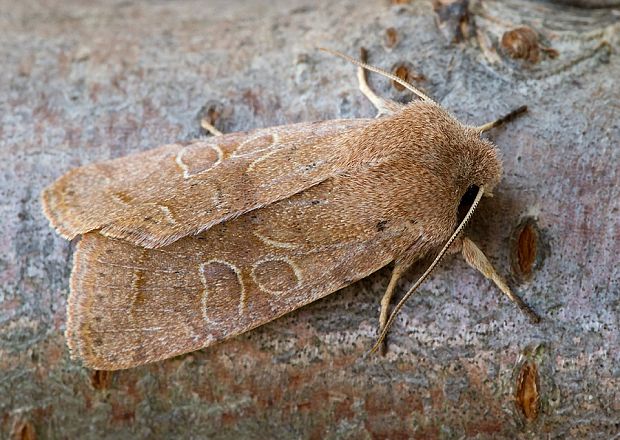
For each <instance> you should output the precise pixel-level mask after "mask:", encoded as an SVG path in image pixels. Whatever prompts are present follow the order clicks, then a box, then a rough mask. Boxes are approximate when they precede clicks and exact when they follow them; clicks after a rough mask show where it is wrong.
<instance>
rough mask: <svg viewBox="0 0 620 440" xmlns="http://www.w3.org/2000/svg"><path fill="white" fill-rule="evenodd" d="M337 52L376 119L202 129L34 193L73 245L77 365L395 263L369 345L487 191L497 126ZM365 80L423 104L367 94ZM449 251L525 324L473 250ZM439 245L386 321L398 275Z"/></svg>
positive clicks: (187, 338)
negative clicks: (392, 86)
mask: <svg viewBox="0 0 620 440" xmlns="http://www.w3.org/2000/svg"><path fill="white" fill-rule="evenodd" d="M337 55H339V56H342V57H344V58H345V59H348V60H350V61H352V62H353V63H355V64H357V65H358V66H360V67H359V69H358V79H359V82H360V90H361V91H362V92H363V93H364V94H365V95H366V96H367V97H368V98H369V99H370V100H371V101H372V102H373V104H374V105H375V106H376V107H377V108H378V110H379V113H380V115H381V116H382V117H378V118H376V119H353V120H331V121H321V122H311V123H300V124H292V125H285V126H281V127H272V128H265V129H259V130H255V131H252V132H249V133H231V134H225V135H220V134H221V133H219V132H217V131H216V130H214V129H212V127H208V128H211V131H212V132H213V133H214V134H217V136H213V137H211V138H208V139H207V140H198V141H194V142H191V143H189V144H171V145H165V146H162V147H159V148H156V149H153V150H150V151H146V152H143V153H140V154H134V155H131V156H128V157H124V158H120V159H115V160H109V161H105V162H101V163H96V164H92V165H87V166H83V167H81V168H77V169H74V170H71V171H69V172H68V173H67V174H65V175H64V176H62V177H61V178H60V179H58V180H57V181H56V182H55V183H53V184H52V185H51V186H49V187H48V188H47V189H45V190H44V191H43V193H42V203H43V209H44V212H45V215H46V216H47V217H48V219H49V220H50V223H51V225H52V226H53V227H54V228H55V229H56V230H57V231H58V232H59V233H60V234H61V235H62V236H63V237H65V238H67V239H72V238H74V237H77V236H80V235H81V241H80V242H79V243H78V245H77V249H76V251H75V255H74V263H73V272H72V274H71V293H70V296H69V300H68V311H67V315H68V318H67V328H66V337H67V342H68V345H69V347H70V349H71V351H72V354H73V355H74V356H75V357H77V358H80V359H81V360H82V361H83V362H84V364H85V365H86V366H88V367H91V368H96V369H102V370H115V369H123V368H131V367H134V366H137V365H141V364H144V363H147V362H153V361H157V360H162V359H166V358H169V357H172V356H176V355H179V354H182V353H187V352H190V351H193V350H198V349H200V348H203V347H206V346H208V345H211V344H213V343H215V342H218V341H221V340H223V339H226V338H230V337H231V336H235V335H238V334H240V333H243V332H246V331H248V330H250V329H253V328H255V327H258V326H259V325H262V324H265V323H267V322H269V321H272V320H274V319H276V318H278V317H280V316H282V315H284V314H286V313H289V312H291V311H293V310H295V309H297V308H299V307H301V306H303V305H305V304H308V303H310V302H312V301H315V300H317V299H319V298H321V297H324V296H326V295H328V294H330V293H332V292H335V291H337V290H339V289H341V288H343V287H345V286H347V285H349V284H351V283H353V282H355V281H357V280H359V279H361V278H364V277H366V276H368V275H370V274H371V273H373V272H375V271H377V270H378V269H380V268H381V267H383V266H385V265H387V264H389V263H391V262H394V271H393V275H392V279H391V281H390V283H389V286H388V288H387V292H386V294H385V296H384V298H383V300H382V302H381V315H380V331H381V336H380V338H379V341H378V342H377V344H376V345H375V347H374V349H376V348H378V347H379V346H380V345H379V344H380V343H381V341H382V340H383V339H384V338H385V335H386V333H387V330H388V327H389V326H390V324H391V323H392V321H393V319H394V316H395V315H396V313H397V312H398V309H400V307H402V304H403V303H404V301H405V300H406V299H407V298H408V297H409V296H410V295H411V293H413V290H414V289H415V288H416V287H417V286H418V285H419V284H420V283H421V282H422V280H423V279H424V278H425V277H426V276H427V275H428V273H430V271H431V270H432V268H433V267H435V266H436V264H437V263H438V262H439V260H440V258H441V256H442V255H444V254H445V252H446V251H447V250H448V248H449V247H450V246H451V245H452V244H453V242H454V241H455V240H456V238H457V236H458V234H459V232H460V231H461V230H462V229H463V227H464V226H465V223H466V222H467V220H469V218H470V217H471V215H472V214H473V211H474V209H475V207H476V205H477V204H478V201H479V200H480V198H481V197H482V195H483V194H490V193H491V191H492V189H493V188H494V187H495V186H496V185H497V183H498V182H499V180H500V177H501V173H502V165H501V161H500V159H499V157H498V153H497V150H496V149H495V147H494V146H493V145H492V144H491V143H490V142H489V141H488V140H485V139H482V138H481V134H482V133H483V132H484V131H486V130H488V129H490V128H492V127H494V126H495V125H497V124H498V123H500V122H502V120H500V121H496V122H493V123H489V124H485V125H483V126H480V127H470V126H466V125H463V124H461V123H460V122H459V121H457V120H456V119H455V118H454V117H453V116H452V115H451V114H450V113H448V112H447V111H446V110H445V109H443V108H442V107H441V106H439V105H438V104H437V103H435V102H434V101H432V100H431V99H430V98H428V97H427V96H426V95H424V94H423V93H421V92H420V91H418V90H417V89H415V88H414V87H413V86H411V85H410V84H408V83H407V82H405V81H403V80H401V79H400V78H397V77H395V76H394V75H391V74H389V73H387V72H384V71H382V70H380V69H377V68H375V67H372V66H369V65H367V64H365V63H363V62H359V61H356V60H353V59H351V58H349V57H346V56H344V55H342V54H337ZM364 57H365V55H363V58H364ZM364 69H367V70H371V71H374V72H377V73H381V74H382V75H385V76H387V77H389V78H391V79H392V80H394V81H397V82H399V83H400V84H402V85H403V86H405V87H407V88H408V89H409V90H411V91H413V92H414V93H415V94H416V95H418V97H420V98H421V99H420V100H418V101H415V102H412V103H410V104H408V105H402V104H398V103H395V102H391V101H387V100H384V99H382V98H380V97H378V96H377V95H375V94H374V92H373V91H372V90H371V89H370V88H369V87H368V85H367V83H366V76H365V71H364ZM472 196H475V200H474V203H473V204H472V206H471V208H470V209H469V211H468V212H467V215H466V216H465V218H464V219H463V220H462V221H461V222H460V223H459V221H458V211H459V206H461V205H462V201H463V200H465V199H468V198H471V197H472ZM461 208H462V206H461ZM456 244H457V245H458V246H457V247H459V248H461V249H462V250H463V255H464V256H465V258H466V260H467V261H468V262H469V263H470V264H471V265H472V266H474V267H476V268H477V269H479V270H480V271H482V272H483V273H484V275H485V276H487V277H490V278H492V279H494V281H496V283H497V284H498V285H499V287H500V288H501V289H502V290H503V291H504V292H505V293H507V294H508V295H509V296H511V298H512V299H513V300H515V301H517V303H518V305H519V306H520V307H521V308H522V309H523V310H525V311H526V312H527V313H529V314H530V316H531V317H534V318H536V316H535V315H534V314H533V312H531V311H530V310H529V309H528V308H527V306H525V304H523V302H522V301H520V299H519V298H518V297H516V296H514V295H513V294H512V292H510V290H509V289H508V287H507V286H506V284H505V283H504V282H503V280H502V279H501V278H500V277H499V276H498V275H497V274H496V273H495V271H494V270H493V268H492V266H491V264H490V263H489V262H488V261H487V260H486V258H485V257H484V254H482V252H481V251H480V250H479V249H478V248H477V247H476V245H475V244H474V243H473V242H471V241H470V240H468V239H463V240H459V241H457V242H456ZM442 246H443V248H442ZM441 248H442V250H441V252H440V253H439V255H438V256H437V258H436V259H435V261H434V262H433V264H432V265H431V267H430V268H429V270H427V273H425V274H424V275H423V277H422V278H421V279H420V280H419V281H418V282H417V283H416V285H414V287H413V288H412V289H411V290H410V291H409V292H408V293H407V295H405V298H403V300H402V301H401V302H400V303H399V304H398V306H397V307H396V309H395V310H394V312H393V313H392V316H391V318H390V320H388V319H387V317H388V313H387V312H388V309H389V304H390V299H391V296H392V293H393V292H394V289H395V287H396V283H397V281H398V279H399V277H400V276H401V275H402V274H403V273H404V272H405V271H406V269H407V268H408V267H409V266H410V265H411V264H412V263H413V262H415V261H417V260H418V259H420V258H421V257H423V256H425V255H428V254H430V253H435V252H437V250H438V249H441ZM374 349H373V350H374Z"/></svg>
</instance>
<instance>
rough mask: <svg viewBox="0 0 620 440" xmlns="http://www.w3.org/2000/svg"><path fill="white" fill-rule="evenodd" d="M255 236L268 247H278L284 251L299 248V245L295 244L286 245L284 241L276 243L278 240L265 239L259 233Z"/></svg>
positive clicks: (255, 233)
mask: <svg viewBox="0 0 620 440" xmlns="http://www.w3.org/2000/svg"><path fill="white" fill-rule="evenodd" d="M254 235H255V236H256V237H258V239H259V240H260V241H262V242H263V243H265V244H266V245H268V246H273V247H277V248H282V249H296V248H298V247H299V245H297V244H295V243H286V242H284V241H276V240H272V239H270V238H267V237H265V236H264V235H262V234H260V233H258V232H256V231H255V232H254Z"/></svg>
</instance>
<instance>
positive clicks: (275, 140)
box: [247, 132, 280, 171]
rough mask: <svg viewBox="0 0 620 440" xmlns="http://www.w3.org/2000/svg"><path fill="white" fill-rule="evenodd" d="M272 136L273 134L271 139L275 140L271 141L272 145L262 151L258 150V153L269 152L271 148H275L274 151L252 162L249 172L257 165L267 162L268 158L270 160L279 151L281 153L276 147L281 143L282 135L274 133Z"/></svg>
mask: <svg viewBox="0 0 620 440" xmlns="http://www.w3.org/2000/svg"><path fill="white" fill-rule="evenodd" d="M270 134H271V137H272V139H273V140H272V141H271V145H269V146H268V147H266V148H263V149H261V150H258V151H265V150H267V149H269V148H273V149H272V150H271V151H269V152H267V153H265V154H263V155H262V156H260V157H257V158H256V159H254V160H253V161H252V163H251V164H250V165H248V168H247V171H252V170H253V169H254V167H255V166H256V165H257V164H259V163H261V162H263V161H264V160H266V159H267V158H269V157H270V156H272V155H273V154H275V153H277V152H278V151H280V150H278V149H277V148H274V147H275V146H276V145H278V144H279V143H280V135H279V134H278V133H277V132H273V133H270Z"/></svg>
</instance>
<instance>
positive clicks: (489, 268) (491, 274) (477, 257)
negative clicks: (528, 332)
mask: <svg viewBox="0 0 620 440" xmlns="http://www.w3.org/2000/svg"><path fill="white" fill-rule="evenodd" d="M462 254H463V258H465V261H467V263H468V264H469V265H470V266H471V267H473V268H474V269H476V270H478V271H479V272H480V273H481V274H482V275H484V276H485V277H487V278H489V279H490V280H491V281H493V282H494V283H495V285H496V286H497V287H499V290H501V291H502V292H503V293H504V294H505V295H506V296H507V297H508V298H509V299H510V300H511V301H512V302H513V303H515V304H516V305H517V307H519V309H521V311H522V312H523V313H525V314H526V315H527V316H528V318H530V320H531V321H532V322H534V323H538V322H540V316H538V315H537V314H536V312H534V311H533V310H532V309H531V308H530V307H529V306H528V305H527V304H526V303H525V302H524V301H523V300H522V299H521V298H520V297H519V296H517V295H516V294H514V293H513V292H512V290H510V287H508V285H507V284H506V281H504V279H503V278H502V277H501V276H499V275H498V274H497V272H496V271H495V269H494V268H493V265H492V264H491V262H490V261H489V260H488V259H487V257H486V256H485V255H484V253H483V252H482V251H481V250H480V248H479V247H478V246H476V244H475V243H474V242H473V241H471V240H470V239H469V238H467V237H464V238H463V248H462Z"/></svg>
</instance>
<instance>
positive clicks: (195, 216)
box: [42, 119, 368, 248]
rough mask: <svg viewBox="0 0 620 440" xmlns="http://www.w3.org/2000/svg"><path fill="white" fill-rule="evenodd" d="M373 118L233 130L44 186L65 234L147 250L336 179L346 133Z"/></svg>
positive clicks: (55, 222)
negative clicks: (95, 234)
mask: <svg viewBox="0 0 620 440" xmlns="http://www.w3.org/2000/svg"><path fill="white" fill-rule="evenodd" d="M367 123H368V120H365V119H353V120H332V121H322V122H315V123H301V124H293V125H286V126H281V127H272V128H267V129H261V130H256V131H253V132H251V133H247V134H246V133H232V134H228V135H224V136H218V137H214V138H210V139H208V140H205V141H197V142H194V143H190V144H188V145H182V144H172V145H166V146H163V147H160V148H156V149H154V150H151V151H147V152H144V153H140V154H135V155H132V156H128V157H123V158H119V159H115V160H110V161H107V162H102V163H97V164H92V165H88V166H84V167H81V168H78V169H75V170H72V171H70V172H68V173H67V174H65V175H64V176H62V177H61V178H60V179H58V180H57V181H56V182H55V183H54V184H52V185H51V186H50V187H48V188H47V189H46V190H45V191H44V192H43V194H42V201H43V208H44V212H45V214H46V216H47V217H48V218H49V219H50V222H51V224H52V226H53V227H54V228H56V229H57V230H58V231H59V232H60V233H61V234H62V235H63V236H64V237H66V238H73V237H75V236H76V235H79V234H84V233H86V232H89V231H92V230H95V229H101V230H102V233H103V234H104V235H106V236H109V237H114V238H123V239H126V240H129V241H131V242H133V243H135V244H139V245H142V246H145V247H149V248H150V247H160V246H164V245H166V244H169V243H172V242H173V241H175V240H177V239H178V238H180V237H184V236H186V235H192V234H196V233H199V232H200V231H203V230H206V229H208V228H209V227H211V226H213V225H215V224H218V223H220V222H222V221H224V220H226V219H229V218H232V217H236V216H238V215H240V214H242V213H244V212H248V211H250V210H252V209H256V208H258V207H261V206H265V205H268V204H270V203H273V202H274V201H277V200H281V199H283V198H286V197H288V196H290V195H292V194H295V193H298V192H299V191H303V190H304V189H306V188H308V187H310V186H312V185H316V184H317V183H320V182H322V181H324V180H325V179H326V178H328V177H330V176H332V175H334V173H335V172H336V171H337V170H336V167H337V159H338V158H339V157H340V156H341V153H342V151H343V150H346V149H347V145H346V138H347V136H346V134H347V132H349V131H350V130H356V129H361V128H363V127H364V126H365V125H367ZM274 163H277V164H278V166H277V167H274V166H273V164H274Z"/></svg>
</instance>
